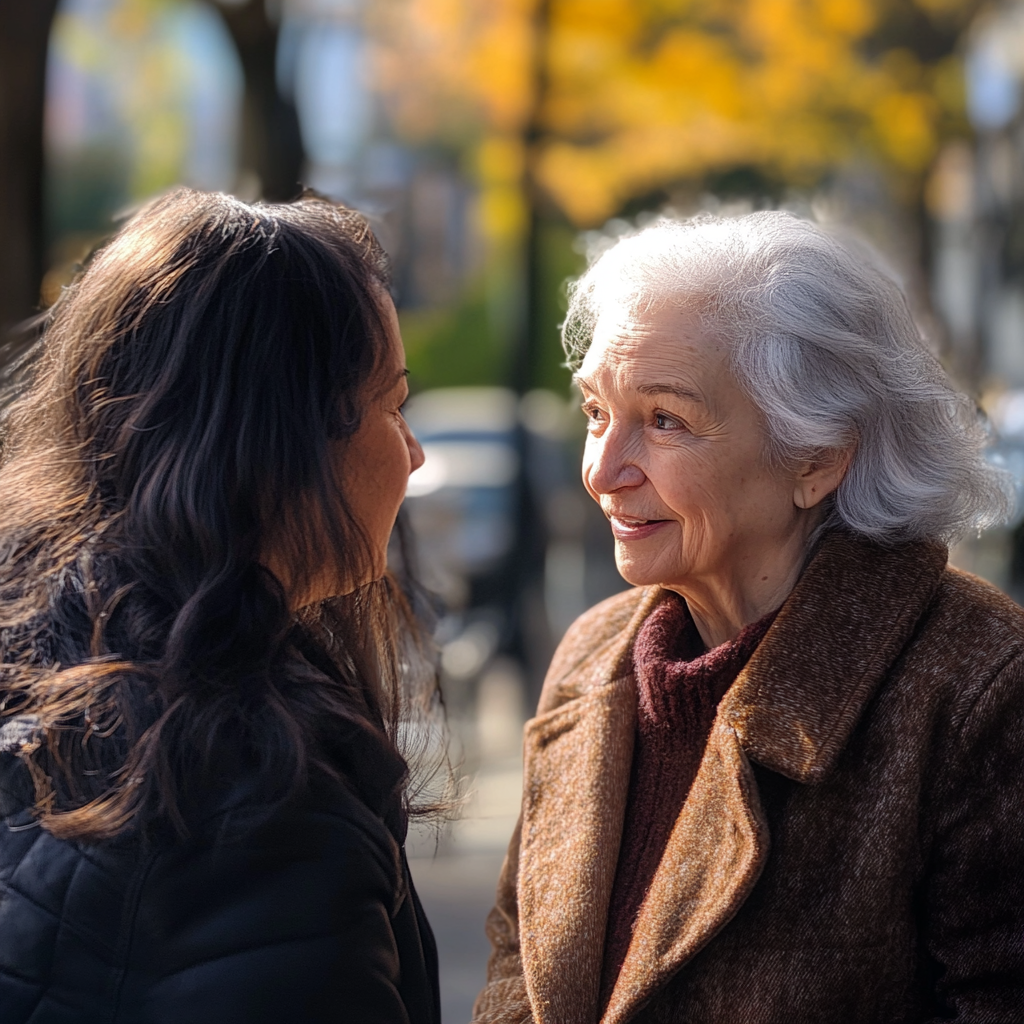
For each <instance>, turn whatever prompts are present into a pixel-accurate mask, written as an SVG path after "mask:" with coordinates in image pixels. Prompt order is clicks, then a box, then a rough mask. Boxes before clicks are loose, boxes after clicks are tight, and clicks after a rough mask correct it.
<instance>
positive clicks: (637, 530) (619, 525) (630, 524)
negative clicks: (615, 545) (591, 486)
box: [608, 515, 672, 540]
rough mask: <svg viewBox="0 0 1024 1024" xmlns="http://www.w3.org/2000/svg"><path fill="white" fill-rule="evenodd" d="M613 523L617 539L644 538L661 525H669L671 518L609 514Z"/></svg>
mask: <svg viewBox="0 0 1024 1024" xmlns="http://www.w3.org/2000/svg"><path fill="white" fill-rule="evenodd" d="M608 522H610V523H611V524H612V534H613V535H614V537H615V539H616V540H643V538H644V537H649V536H650V535H651V534H652V533H656V532H657V531H658V530H659V529H661V527H663V526H667V525H668V524H669V523H670V522H672V520H671V519H637V518H635V517H633V516H616V515H608Z"/></svg>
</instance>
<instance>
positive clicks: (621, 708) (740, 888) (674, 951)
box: [518, 534, 946, 1024]
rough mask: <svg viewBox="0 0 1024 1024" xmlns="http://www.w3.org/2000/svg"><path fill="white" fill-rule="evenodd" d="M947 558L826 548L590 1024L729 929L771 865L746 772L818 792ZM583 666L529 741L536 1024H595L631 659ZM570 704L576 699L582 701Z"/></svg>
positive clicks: (781, 620)
mask: <svg viewBox="0 0 1024 1024" xmlns="http://www.w3.org/2000/svg"><path fill="white" fill-rule="evenodd" d="M945 561H946V552H945V549H944V548H941V546H938V545H930V544H908V545H904V546H901V547H896V548H889V549H886V548H881V547H879V546H878V545H875V544H873V543H871V542H870V541H867V540H862V539H858V538H856V537H852V536H850V535H844V534H832V535H829V536H828V537H826V538H825V540H824V541H823V542H822V544H821V546H820V548H819V550H818V552H817V553H816V554H815V556H814V558H813V559H812V560H811V562H810V563H809V564H808V566H807V568H806V570H805V571H804V574H803V575H802V576H801V578H800V581H799V582H798V584H797V586H796V588H795V589H794V591H793V593H792V594H791V595H790V597H789V598H788V599H787V601H786V603H785V604H784V605H783V608H782V610H781V611H780V613H779V615H778V617H777V618H776V620H775V622H774V623H773V625H772V627H771V629H770V630H769V631H768V633H767V634H766V636H765V638H764V640H763V641H762V642H761V644H760V645H759V646H758V649H757V651H756V652H755V653H754V656H753V657H752V658H751V661H750V664H748V665H747V667H746V668H745V669H744V670H743V672H741V673H740V675H739V677H738V678H737V680H736V682H735V683H734V684H733V686H732V687H731V689H730V690H729V692H728V693H727V694H726V696H725V697H724V698H723V700H722V703H721V704H720V706H719V710H718V714H717V716H716V719H715V723H714V725H713V727H712V731H711V735H710V737H709V739H708V744H707V747H706V749H705V752H704V756H703V759H702V761H701V765H700V768H699V770H698V773H697V776H696V778H695V780H694V783H693V786H692V787H691V790H690V794H689V796H688V797H687V800H686V803H685V805H684V807H683V809H682V811H681V813H680V815H679V817H678V819H677V821H676V824H675V826H674V828H673V831H672V834H671V836H670V838H669V842H668V845H667V847H666V850H665V853H664V855H663V857H662V860H661V863H660V865H659V867H658V870H657V873H656V874H655V877H654V880H653V882H652V884H651V888H650V890H649V892H648V895H647V898H646V900H645V902H644V905H643V908H642V909H641V912H640V916H639V917H638V919H637V923H636V928H635V930H634V933H633V940H632V942H631V944H630V947H629V950H628V952H627V954H626V959H625V961H624V963H623V966H622V969H621V971H620V973H619V977H618V979H617V981H616V984H615V987H614V990H613V992H612V995H611V999H610V1001H609V1003H608V1006H607V1008H606V1009H605V1013H604V1015H603V1016H602V1017H601V1024H624V1022H626V1021H628V1020H629V1019H630V1018H631V1017H632V1016H634V1015H635V1013H636V1011H637V1010H638V1009H639V1008H640V1007H641V1006H642V1005H643V1003H645V1002H646V1001H647V1000H648V999H649V998H650V997H651V996H652V995H653V994H654V993H655V992H656V991H657V990H658V989H659V988H660V987H662V986H663V985H664V984H665V983H666V982H667V981H668V980H669V979H670V978H671V976H672V975H673V974H674V973H675V972H676V971H678V970H679V969H680V967H682V966H683V965H684V964H685V963H687V962H688V961H689V960H690V959H692V958H693V956H695V955H696V953H698V952H699V951H700V950H701V949H702V948H703V947H704V946H705V945H706V944H707V943H708V942H709V941H710V940H711V939H712V938H713V937H714V936H715V934H717V933H718V932H719V931H720V930H721V929H722V928H723V927H725V925H726V924H728V922H729V921H730V920H731V919H732V917H733V916H734V915H735V914H736V912H737V910H738V909H739V908H740V906H742V904H743V902H744V900H745V899H746V898H747V896H748V895H749V893H750V891H751V890H752V889H753V887H754V885H755V884H756V882H757V879H758V878H759V876H760V874H761V871H762V869H763V867H764V864H765V861H766V860H767V857H768V845H769V837H768V830H767V826H766V823H765V819H764V815H763V812H762V810H761V805H760V798H759V796H758V792H757V786H756V783H755V780H754V777H753V772H752V770H751V766H750V759H753V760H755V761H758V762H759V763H761V764H763V765H765V766H766V767H768V768H770V769H771V770H773V771H777V772H780V773H782V774H784V775H787V776H788V777H789V778H792V779H795V780H797V781H799V782H804V783H815V782H818V781H821V780H822V779H824V778H826V777H827V775H828V773H829V772H830V771H831V770H832V768H833V767H834V766H835V763H836V762H837V761H838V759H839V756H840V755H841V753H842V750H843V748H844V747H845V745H846V743H847V741H848V740H849V736H850V733H851V732H852V731H853V729H854V727H855V726H856V724H857V722H858V721H859V719H860V717H861V715H862V714H863V712H864V709H865V707H866V706H867V704H868V702H869V701H870V700H871V698H872V696H873V695H874V693H875V692H876V691H877V689H878V687H879V686H880V685H881V682H882V680H883V679H884V678H885V676H886V675H887V673H888V672H889V670H890V668H891V666H892V664H893V662H894V661H895V660H896V659H897V658H898V657H899V655H900V652H901V651H902V650H903V649H904V648H905V646H906V644H907V643H908V641H909V640H910V637H911V635H912V633H913V630H914V628H915V627H916V623H917V621H918V620H919V618H920V616H921V615H922V614H923V612H924V610H925V608H926V607H927V605H928V603H929V602H930V601H931V600H932V599H933V597H934V595H935V592H936V590H937V588H938V586H939V582H940V580H941V577H942V571H943V568H944V566H945ZM657 600H658V593H657V588H654V589H653V591H652V592H650V593H648V595H647V596H646V597H645V598H644V600H642V601H641V603H640V605H639V606H638V607H637V611H636V614H635V615H634V617H633V620H632V621H631V622H630V624H629V626H628V628H627V629H626V630H625V631H624V633H623V634H622V638H621V640H620V641H619V642H618V643H617V646H616V648H615V650H614V651H612V652H610V653H605V652H602V653H601V655H600V657H595V658H593V659H589V660H586V661H584V662H583V663H581V664H580V665H579V666H577V667H576V669H575V670H574V671H573V672H572V673H571V679H570V680H569V681H568V683H567V685H568V686H569V687H570V688H571V689H573V690H575V688H576V687H577V686H579V687H580V688H581V689H582V694H581V695H580V696H577V697H575V698H574V699H570V700H568V702H567V703H564V704H562V705H561V706H559V707H557V708H555V709H554V710H553V711H550V712H548V713H547V714H544V715H541V716H539V717H538V718H536V719H534V720H533V721H532V722H531V723H529V724H528V725H527V733H526V779H527V780H528V789H527V791H526V793H525V794H524V804H523V838H522V845H521V848H520V855H521V861H520V873H519V886H518V889H519V903H520V924H521V947H522V953H523V966H524V973H525V976H526V984H527V989H528V991H529V993H530V998H531V1003H532V1006H533V1008H534V1014H535V1017H536V1019H537V1021H538V1024H592V1022H593V1021H595V1020H597V1019H598V1012H599V1007H598V998H599V985H600V976H601V968H602V959H603V947H604V939H605V932H606V926H607V913H608V904H609V900H610V896H611V887H612V883H613V881H614V877H615V869H616V866H617V862H618V853H619V842H620V839H621V830H622V822H623V817H624V811H625V800H626V796H627V793H628V788H629V774H630V766H631V761H632V749H633V730H634V727H635V722H636V695H635V679H634V676H633V671H632V660H631V653H632V643H633V640H634V639H635V636H636V632H637V630H638V629H639V627H640V624H641V623H642V622H643V620H644V618H646V617H647V615H648V614H649V613H650V611H651V609H652V608H653V607H654V605H655V604H657ZM577 692H578V691H577Z"/></svg>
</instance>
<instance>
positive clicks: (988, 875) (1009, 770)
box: [924, 659, 1024, 1024]
mask: <svg viewBox="0 0 1024 1024" xmlns="http://www.w3.org/2000/svg"><path fill="white" fill-rule="evenodd" d="M951 747H952V748H953V749H951V750H950V751H947V752H945V756H943V757H942V758H941V759H940V761H939V764H940V765H941V767H940V769H939V771H938V772H937V773H936V778H935V781H934V783H933V786H932V799H933V800H934V808H935V811H936V820H937V822H938V825H937V828H936V829H935V832H934V834H933V836H932V837H931V844H930V845H931V852H930V864H929V866H928V876H927V877H928V881H927V891H926V893H925V894H924V897H925V899H924V905H925V907H926V910H925V914H926V921H925V937H926V941H927V945H928V948H929V951H930V953H931V955H932V956H933V957H934V958H935V960H936V961H937V963H938V965H939V971H940V976H939V979H938V981H937V989H938V995H939V996H940V997H941V998H942V999H943V1001H944V1002H945V1003H946V1004H947V1005H948V1007H949V1008H950V1010H952V1011H955V1014H956V1016H955V1017H954V1018H953V1019H954V1020H956V1021H961V1022H965V1024H966V1022H977V1024H981V1022H985V1024H1002V1022H1006V1024H1011V1022H1019V1021H1021V1020H1022V1019H1024V823H1022V821H1021V816H1020V808H1021V802H1022V797H1024V665H1022V664H1021V662H1020V660H1019V659H1016V660H1014V661H1012V662H1011V663H1010V664H1009V665H1008V666H1007V667H1006V668H1004V669H1003V671H1002V672H1001V673H1000V674H999V675H998V676H997V677H996V679H995V680H994V681H993V682H992V683H991V684H990V685H989V686H988V687H987V689H986V690H985V691H984V692H983V693H982V694H981V696H980V697H979V698H978V699H977V700H976V701H975V702H974V704H973V705H972V706H971V707H969V708H968V709H967V710H966V712H965V713H964V714H963V716H962V725H961V726H960V729H959V735H958V737H956V739H955V740H953V742H952V743H951ZM942 1019H943V1020H948V1019H949V1018H948V1017H943V1018H942Z"/></svg>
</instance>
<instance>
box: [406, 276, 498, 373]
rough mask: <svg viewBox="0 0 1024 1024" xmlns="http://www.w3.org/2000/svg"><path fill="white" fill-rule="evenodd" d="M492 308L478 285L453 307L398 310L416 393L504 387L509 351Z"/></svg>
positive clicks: (484, 287)
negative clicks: (467, 387)
mask: <svg viewBox="0 0 1024 1024" xmlns="http://www.w3.org/2000/svg"><path fill="white" fill-rule="evenodd" d="M493 307H494V301H493V299H491V298H490V296H489V295H488V290H487V287H486V283H485V282H484V281H479V282H477V283H475V284H474V285H472V286H471V287H470V288H468V289H467V290H466V292H465V293H464V294H463V296H462V299H461V301H459V302H457V303H455V304H453V305H451V306H445V307H440V308H434V309H412V310H401V311H400V312H399V317H398V318H399V322H400V323H401V327H402V339H403V341H404V342H405V353H406V361H407V365H408V367H409V384H410V386H411V388H412V389H413V391H424V390H426V389H428V388H437V387H462V386H468V385H480V384H504V383H506V381H507V378H508V348H507V344H506V342H505V338H504V334H505V332H504V331H503V330H502V325H500V324H498V323H497V322H496V317H495V315H494V312H493Z"/></svg>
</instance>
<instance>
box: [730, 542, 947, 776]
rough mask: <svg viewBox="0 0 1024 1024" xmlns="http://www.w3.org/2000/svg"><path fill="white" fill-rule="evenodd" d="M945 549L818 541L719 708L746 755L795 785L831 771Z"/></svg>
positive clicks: (919, 611)
mask: <svg viewBox="0 0 1024 1024" xmlns="http://www.w3.org/2000/svg"><path fill="white" fill-rule="evenodd" d="M945 566H946V549H945V547H943V546H942V545H939V544H927V543H916V544H905V545H900V546H899V547H892V548H884V547H881V546H879V545H877V544H874V543H872V542H871V541H868V540H865V539H863V538H860V537H857V536H854V535H851V534H845V533H833V534H831V535H829V536H828V537H826V538H825V540H824V541H823V542H822V543H821V545H820V546H819V548H818V550H817V552H816V553H815V555H814V557H813V558H812V559H811V561H810V563H809V564H808V566H807V568H806V569H805V570H804V572H803V574H802V575H801V577H800V579H799V581H798V582H797V585H796V587H795V588H794V589H793V592H792V593H791V594H790V596H789V597H788V598H787V600H786V602H785V604H783V606H782V609H781V611H780V612H779V614H778V616H777V617H776V619H775V621H774V622H773V623H772V626H771V629H769V630H768V633H767V634H766V635H765V637H764V639H763V640H762V641H761V643H760V645H759V646H758V648H757V650H756V651H755V652H754V655H753V657H752V658H751V659H750V662H749V664H748V665H747V667H746V668H745V669H744V670H743V672H741V673H740V675H739V677H738V678H737V680H736V682H735V683H734V684H733V686H732V687H731V688H730V690H729V692H728V693H727V694H726V696H725V698H724V699H723V701H722V704H721V706H720V708H719V713H718V720H719V721H720V722H728V724H729V725H730V726H732V728H733V729H735V730H736V734H737V736H738V737H739V740H740V743H741V744H742V745H743V747H744V749H745V750H746V752H747V753H748V754H749V755H750V756H751V757H752V758H753V759H754V760H756V761H758V762H760V763H761V764H763V765H764V766H765V767H766V768H770V769H772V771H776V772H779V773H780V774H782V775H785V776H787V777H789V778H791V779H794V780H796V781H797V782H819V781H821V780H822V779H824V778H825V777H826V776H827V775H828V773H829V772H830V771H831V770H832V769H833V768H834V767H835V764H836V762H837V761H838V759H839V755H840V754H841V753H842V751H843V748H844V747H845V746H846V742H847V740H848V739H849V737H850V733H851V732H853V729H854V727H855V726H856V724H857V722H858V721H859V720H860V717H861V714H862V712H863V711H864V708H865V707H866V706H867V703H868V701H869V700H870V699H871V697H872V696H873V695H874V693H875V691H876V690H877V689H878V687H879V686H880V684H881V682H882V680H883V679H884V678H885V676H886V674H887V673H888V672H889V670H890V668H891V667H892V665H893V663H894V662H895V661H896V659H897V658H898V657H899V655H900V652H901V651H902V650H903V649H904V648H905V647H906V645H907V643H908V642H909V640H910V638H911V635H912V634H913V632H914V630H915V628H916V627H917V623H918V620H919V619H920V618H921V616H922V615H923V614H924V612H925V610H926V608H927V607H928V605H929V604H930V603H931V601H932V599H933V597H934V596H935V593H936V591H937V590H938V586H939V582H940V580H941V578H942V573H943V570H944V569H945Z"/></svg>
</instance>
